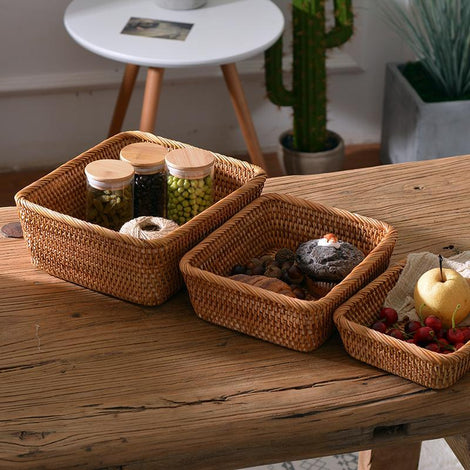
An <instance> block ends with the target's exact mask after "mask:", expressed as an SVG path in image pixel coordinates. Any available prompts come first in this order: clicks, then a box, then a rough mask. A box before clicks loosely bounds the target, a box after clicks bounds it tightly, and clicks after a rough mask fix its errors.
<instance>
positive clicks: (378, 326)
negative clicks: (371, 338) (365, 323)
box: [372, 321, 387, 333]
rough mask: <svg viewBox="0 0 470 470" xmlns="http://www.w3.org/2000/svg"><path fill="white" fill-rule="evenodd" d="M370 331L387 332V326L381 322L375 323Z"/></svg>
mask: <svg viewBox="0 0 470 470" xmlns="http://www.w3.org/2000/svg"><path fill="white" fill-rule="evenodd" d="M372 329H373V330H375V331H380V333H385V332H386V331H387V325H386V324H385V323H384V322H383V321H376V322H375V323H374V324H373V325H372Z"/></svg>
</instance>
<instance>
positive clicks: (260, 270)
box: [251, 264, 264, 276]
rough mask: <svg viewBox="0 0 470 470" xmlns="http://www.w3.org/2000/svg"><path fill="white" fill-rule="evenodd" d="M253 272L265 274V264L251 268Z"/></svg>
mask: <svg viewBox="0 0 470 470" xmlns="http://www.w3.org/2000/svg"><path fill="white" fill-rule="evenodd" d="M251 274H254V275H255V276H256V275H260V274H264V266H263V265H262V264H256V265H254V266H253V268H252V269H251Z"/></svg>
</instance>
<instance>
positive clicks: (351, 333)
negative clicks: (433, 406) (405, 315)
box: [334, 261, 470, 389]
mask: <svg viewBox="0 0 470 470" xmlns="http://www.w3.org/2000/svg"><path fill="white" fill-rule="evenodd" d="M404 265H405V261H403V262H401V263H399V264H397V265H395V266H393V267H391V268H390V269H388V270H387V271H385V272H384V273H383V274H382V275H381V276H379V277H378V278H377V279H375V280H374V281H373V282H371V283H370V284H369V285H368V286H366V287H365V288H364V289H362V290H361V291H360V292H358V293H357V294H356V295H354V296H353V297H351V298H350V299H349V300H348V301H347V302H345V303H344V304H343V305H342V306H341V307H339V308H338V310H336V312H335V314H334V322H335V324H336V327H337V328H338V331H339V333H340V335H341V339H342V340H343V344H344V347H345V349H346V351H347V352H348V354H349V355H351V356H352V357H354V358H356V359H358V360H360V361H362V362H365V363H367V364H369V365H371V366H374V367H377V368H379V369H382V370H385V371H387V372H391V373H392V374H395V375H398V376H400V377H404V378H405V379H408V380H411V381H413V382H416V383H418V384H420V385H423V386H425V387H429V388H435V389H441V388H447V387H450V386H451V385H453V384H454V383H455V382H456V381H457V380H458V379H460V378H461V377H462V376H463V375H464V374H465V373H466V372H468V370H469V369H470V343H469V344H466V345H465V346H463V347H462V348H461V349H459V350H458V351H455V352H453V353H451V354H445V355H444V354H440V353H437V352H433V351H428V350H427V349H425V348H421V347H419V346H417V345H415V344H409V343H407V342H406V341H402V340H399V339H396V338H393V337H391V336H389V335H386V334H383V333H380V332H378V331H375V330H373V329H371V328H369V326H370V325H371V324H372V323H373V322H374V321H376V320H377V318H378V313H379V311H380V309H381V307H383V304H384V301H385V299H386V298H387V295H388V293H389V292H390V290H391V289H392V288H393V287H394V286H395V284H396V283H397V281H398V278H399V277H400V274H401V272H402V270H403V267H404Z"/></svg>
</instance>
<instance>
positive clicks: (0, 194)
mask: <svg viewBox="0 0 470 470" xmlns="http://www.w3.org/2000/svg"><path fill="white" fill-rule="evenodd" d="M240 158H243V156H242V157H240ZM265 160H266V166H267V168H268V176H270V177H274V176H282V174H283V172H282V167H281V165H280V163H279V161H278V157H277V155H276V154H274V153H270V154H266V155H265ZM377 165H380V160H379V146H378V145H374V144H372V145H355V146H350V147H349V148H347V149H346V160H345V169H346V170H350V169H355V168H364V167H369V166H377ZM51 170H52V168H40V169H35V170H28V171H21V172H12V173H0V207H5V206H14V205H15V202H14V199H13V197H14V195H15V194H16V192H18V191H19V190H20V189H22V188H23V187H25V186H27V185H28V184H30V183H32V182H33V181H36V180H37V179H39V178H40V177H42V176H43V175H45V174H47V173H48V172H49V171H51ZM357 469H358V454H357V453H353V454H341V455H332V456H327V457H321V458H316V459H309V460H299V461H295V462H281V463H277V464H270V465H263V466H258V467H251V468H250V469H244V470H357ZM419 470H463V466H462V465H461V464H460V463H459V462H458V460H457V458H456V457H455V455H454V454H453V452H452V451H451V450H450V448H449V446H448V445H447V443H446V442H445V441H444V440H443V439H437V440H433V441H426V442H424V443H423V446H422V449H421V458H420V463H419Z"/></svg>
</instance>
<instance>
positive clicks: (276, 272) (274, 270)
mask: <svg viewBox="0 0 470 470" xmlns="http://www.w3.org/2000/svg"><path fill="white" fill-rule="evenodd" d="M264 275H265V276H268V277H275V278H277V279H281V275H282V271H281V268H280V267H279V266H276V265H275V264H271V265H269V266H268V267H267V268H266V271H265V272H264Z"/></svg>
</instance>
